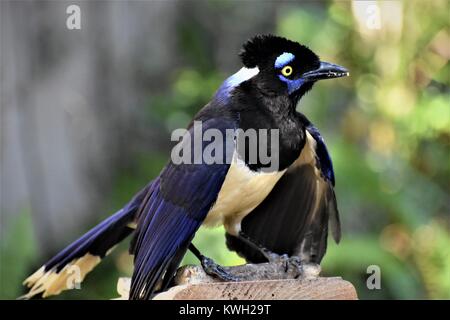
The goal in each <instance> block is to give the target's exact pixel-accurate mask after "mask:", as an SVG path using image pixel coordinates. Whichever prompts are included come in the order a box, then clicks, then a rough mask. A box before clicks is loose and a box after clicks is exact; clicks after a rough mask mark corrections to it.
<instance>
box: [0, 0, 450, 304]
mask: <svg viewBox="0 0 450 320" xmlns="http://www.w3.org/2000/svg"><path fill="white" fill-rule="evenodd" d="M361 3H362V4H361ZM234 4H235V5H238V3H234ZM372 4H375V7H372V9H373V10H375V11H373V10H372V9H370V8H369V7H367V3H366V4H364V2H360V3H359V4H358V3H352V2H350V1H329V2H326V3H321V4H320V5H316V4H313V3H312V2H307V3H305V4H303V5H299V4H298V3H293V2H283V3H280V8H279V10H278V12H277V14H276V21H275V26H276V28H275V30H273V31H274V33H276V34H279V35H282V36H286V37H288V38H291V39H293V40H298V41H300V42H302V43H305V44H307V45H308V46H309V47H311V48H312V49H313V50H314V51H315V52H317V53H319V55H320V56H321V58H322V59H323V60H327V61H331V62H335V63H338V64H341V65H344V66H346V67H348V68H349V69H350V71H351V76H350V77H349V78H346V79H339V80H334V81H325V82H323V83H320V84H317V85H316V86H315V88H314V90H312V91H311V92H310V93H309V94H308V95H307V96H306V97H305V98H304V99H303V100H302V101H301V103H300V105H299V107H298V110H299V111H301V112H303V113H305V114H306V115H307V116H308V117H309V118H310V119H311V120H312V121H313V122H314V123H315V124H316V126H317V127H318V128H319V129H320V130H321V131H322V133H323V136H324V137H325V139H326V141H327V144H328V145H329V148H330V151H331V155H332V158H333V161H334V165H335V172H336V179H337V183H336V192H337V198H338V204H339V208H340V213H341V219H342V225H343V233H344V236H343V240H342V242H341V244H339V245H335V244H334V243H332V242H331V240H330V244H329V250H328V253H327V255H326V257H325V259H324V261H323V273H324V274H325V275H339V276H342V277H343V278H344V279H347V280H349V281H351V282H352V283H353V284H354V285H355V286H356V288H357V291H358V294H359V296H360V298H363V299H389V298H395V299H407V298H431V299H435V298H447V299H449V298H450V250H449V248H450V235H449V227H450V226H449V212H450V208H449V207H450V203H449V195H450V148H449V146H450V89H449V88H450V75H449V74H450V65H449V63H448V60H449V57H450V31H449V21H450V20H449V12H450V11H449V10H450V8H449V2H448V1H445V0H443V1H437V0H433V1H420V2H419V1H408V2H406V1H404V2H401V1H379V2H373V3H372ZM255 5H256V3H255ZM364 5H366V6H364ZM226 8H227V6H226V5H223V6H222V5H219V4H216V5H211V8H210V9H211V10H226ZM374 8H375V9H374ZM374 12H375V17H374V16H373V14H374ZM376 13H378V14H379V18H377V16H376ZM204 33H208V30H207V29H206V28H204V27H203V28H202V27H199V26H198V25H196V24H194V23H193V24H192V25H190V24H187V25H186V24H185V25H183V26H182V28H181V27H180V31H179V34H177V35H176V36H177V37H178V42H179V52H180V54H181V55H182V57H181V59H182V61H183V64H182V65H181V66H180V68H178V69H174V70H171V71H170V72H171V75H170V80H171V81H170V85H168V86H167V87H166V90H164V91H162V92H158V93H155V92H152V93H151V94H150V93H149V97H148V102H147V107H146V110H147V112H146V118H145V119H143V121H144V122H145V121H147V122H148V123H152V124H154V123H155V122H156V123H159V124H160V130H161V131H163V132H165V134H166V135H167V139H169V137H170V132H171V130H172V129H174V128H178V127H184V126H186V125H187V123H188V122H189V121H190V119H191V117H192V115H194V114H195V113H196V112H197V111H198V110H199V108H200V107H201V106H202V105H204V104H205V103H206V102H207V101H208V100H209V99H210V97H211V96H212V94H213V93H214V91H215V90H216V88H217V87H218V86H219V85H220V83H221V81H223V79H224V78H226V76H227V74H225V73H224V72H223V71H219V70H218V69H217V68H216V67H215V63H214V61H213V60H212V58H211V59H209V58H208V57H209V55H208V49H207V46H206V45H205V44H204V43H202V39H203V37H202V35H203V34H204ZM243 40H244V39H243ZM230 54H235V53H234V52H230ZM198 57H202V59H198ZM236 59H237V58H236ZM232 71H233V70H229V72H227V73H231V72H232ZM169 150H170V145H168V146H167V147H165V148H161V150H160V153H158V152H153V151H152V153H151V154H150V153H148V152H146V151H145V150H141V151H140V152H137V154H135V155H134V159H135V161H134V164H133V169H132V170H128V169H129V168H127V170H123V171H122V172H119V173H118V174H117V179H116V184H115V187H114V190H115V191H114V192H113V193H112V194H111V200H110V203H109V204H108V205H107V208H105V209H111V210H113V209H117V208H119V207H120V206H121V205H122V204H123V203H124V202H126V201H127V199H128V198H129V197H130V196H131V195H132V194H133V193H134V192H135V191H136V190H138V189H139V188H140V187H141V186H142V185H144V184H145V183H146V181H148V180H149V179H151V178H152V177H154V176H156V175H157V173H158V172H159V170H160V169H161V168H162V166H163V165H164V163H165V161H166V159H167V154H168V151H169ZM29 223H30V222H29V220H28V219H27V214H26V212H24V213H23V214H21V215H20V218H18V221H17V223H16V224H15V227H14V228H12V229H11V230H10V231H9V232H10V234H9V236H8V237H7V239H10V238H11V237H14V238H15V239H20V241H19V242H17V241H15V246H12V245H10V242H5V243H2V250H3V251H4V252H5V254H6V257H8V260H9V261H11V262H10V263H11V264H12V265H14V266H17V267H14V268H6V270H5V265H4V264H2V270H1V272H2V274H4V273H8V274H9V273H10V272H11V277H9V276H8V277H7V278H4V280H3V281H4V284H2V286H1V287H2V292H1V296H2V297H5V298H13V297H15V296H17V295H19V294H20V288H19V287H18V283H19V282H18V281H19V279H23V277H24V275H25V273H26V272H29V271H30V269H29V266H30V265H31V264H33V265H34V266H37V265H38V263H39V262H38V259H37V253H36V251H35V249H36V248H34V247H33V245H32V243H33V241H32V235H31V232H30V229H31V227H30V225H29ZM223 234H224V231H223V229H222V228H217V229H213V230H201V231H199V232H198V234H197V236H196V238H195V240H194V242H195V243H196V244H197V246H198V247H199V248H200V249H202V250H203V251H204V252H205V254H206V255H208V256H211V257H212V258H214V259H216V260H217V261H218V262H219V263H222V264H226V265H232V264H238V263H242V262H243V260H242V259H241V258H239V257H237V256H236V255H235V254H233V253H230V252H228V251H227V250H226V249H225V245H224V237H223ZM126 248H127V247H126V244H124V245H121V246H120V247H119V248H118V249H117V250H116V251H115V253H113V254H112V256H111V257H109V258H108V259H106V262H105V263H104V264H103V265H102V266H100V267H99V268H98V269H97V270H95V271H94V272H93V274H92V275H90V276H89V277H88V279H87V281H85V283H83V290H75V291H73V292H69V293H64V294H63V295H61V297H60V298H89V299H93V298H110V297H113V296H115V292H114V290H115V289H114V288H115V283H116V279H117V277H118V276H124V275H129V274H130V272H131V269H132V260H131V259H130V257H128V256H127V254H126ZM31 261H33V263H31ZM184 263H197V261H196V260H195V259H194V258H193V257H192V255H191V254H188V255H187V256H186V258H185V261H184ZM370 265H377V266H379V267H380V269H381V278H382V280H381V285H382V288H381V290H369V289H367V287H366V279H367V277H368V274H367V272H366V270H367V267H368V266H370ZM24 266H27V267H24Z"/></svg>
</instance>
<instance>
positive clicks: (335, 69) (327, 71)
mask: <svg viewBox="0 0 450 320" xmlns="http://www.w3.org/2000/svg"><path fill="white" fill-rule="evenodd" d="M349 74H350V73H349V72H348V70H347V69H345V68H344V67H341V66H338V65H336V64H332V63H328V62H323V61H322V62H320V67H319V68H317V69H316V70H312V71H308V72H305V73H304V74H303V76H302V78H303V79H304V80H306V81H317V80H322V79H331V78H340V77H346V76H348V75H349Z"/></svg>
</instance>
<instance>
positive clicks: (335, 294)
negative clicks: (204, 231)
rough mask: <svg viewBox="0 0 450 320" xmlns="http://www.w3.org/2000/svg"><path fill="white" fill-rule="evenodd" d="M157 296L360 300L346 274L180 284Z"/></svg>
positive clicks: (162, 298) (227, 298)
mask: <svg viewBox="0 0 450 320" xmlns="http://www.w3.org/2000/svg"><path fill="white" fill-rule="evenodd" d="M154 299H155V300H316V299H320V300H356V299H358V297H357V295H356V290H355V288H354V287H353V285H352V284H351V283H350V282H348V281H345V280H342V278H339V277H333V278H320V277H319V278H311V279H300V280H299V279H283V280H263V281H241V282H215V283H198V284H186V285H179V286H175V287H173V288H171V289H169V290H168V291H166V292H163V293H160V294H158V295H157V296H155V298H154Z"/></svg>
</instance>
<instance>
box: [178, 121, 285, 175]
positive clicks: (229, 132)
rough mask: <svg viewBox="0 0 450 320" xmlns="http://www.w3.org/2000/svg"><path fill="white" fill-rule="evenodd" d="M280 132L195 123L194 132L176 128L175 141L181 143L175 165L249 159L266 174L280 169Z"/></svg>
mask: <svg viewBox="0 0 450 320" xmlns="http://www.w3.org/2000/svg"><path fill="white" fill-rule="evenodd" d="M279 137H280V134H279V130H278V129H247V130H243V129H232V128H228V129H223V130H219V129H216V128H208V129H204V128H203V123H202V122H201V121H194V124H193V126H192V127H191V129H190V130H187V129H176V130H174V131H173V132H172V135H171V141H176V142H178V143H177V144H176V145H175V147H174V148H173V149H172V152H171V155H170V156H171V160H172V162H173V163H174V164H176V165H179V164H208V165H211V164H225V163H226V164H231V163H232V162H233V161H236V160H237V161H239V160H244V159H245V160H246V163H247V164H249V165H258V167H260V168H261V170H262V171H268V172H273V171H277V170H278V168H279V163H280V162H279Z"/></svg>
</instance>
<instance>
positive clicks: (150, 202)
mask: <svg viewBox="0 0 450 320" xmlns="http://www.w3.org/2000/svg"><path fill="white" fill-rule="evenodd" d="M239 57H240V60H241V63H242V65H243V66H242V68H241V69H240V70H239V71H238V72H236V73H235V74H233V75H231V76H230V77H229V78H227V79H226V80H224V82H223V83H222V84H221V86H220V87H219V88H218V90H217V91H216V93H215V94H214V95H213V97H212V99H211V101H210V102H209V103H207V104H206V105H205V106H204V107H203V108H202V109H200V111H199V112H198V113H197V114H196V115H195V116H194V118H193V119H192V121H191V123H190V124H189V125H188V126H187V128H186V130H185V131H184V133H183V135H182V137H181V139H180V141H179V142H178V144H176V146H175V148H174V149H173V151H172V154H171V157H170V159H169V160H168V162H167V164H166V165H165V167H164V168H163V169H162V170H161V172H160V174H159V175H158V176H157V177H156V178H154V179H153V180H152V181H150V182H149V183H148V184H147V185H146V186H145V187H144V188H143V189H142V190H141V191H139V192H138V193H137V194H136V195H135V196H134V197H133V198H132V199H131V200H130V201H129V202H128V203H127V204H126V205H125V206H124V207H123V208H122V209H120V210H119V211H117V212H116V213H115V214H113V215H112V216H110V217H109V218H107V219H106V220H104V221H103V222H101V223H100V224H98V225H97V226H95V227H94V228H92V229H91V230H90V231H88V232H87V233H86V234H84V235H83V236H81V237H80V238H78V239H77V240H75V241H74V242H73V243H72V244H70V245H68V246H67V247H66V248H65V249H63V250H62V251H60V252H59V253H58V254H56V255H55V256H54V257H53V258H51V259H50V260H49V261H48V262H46V263H45V264H44V265H43V266H42V267H41V268H39V269H38V270H37V271H36V272H35V273H33V274H32V275H31V276H29V277H28V278H27V279H26V280H25V281H24V284H25V285H26V286H27V287H28V288H29V292H28V293H26V294H25V295H24V296H23V297H24V298H31V297H33V296H35V295H41V296H42V297H47V296H50V295H55V294H59V293H60V292H61V291H63V290H66V289H68V287H69V286H68V285H67V281H68V280H69V278H70V277H71V276H72V273H71V272H70V270H73V268H77V269H78V270H79V278H80V279H79V280H80V281H82V280H83V279H84V278H85V276H86V274H87V273H89V272H90V271H91V270H92V269H93V268H94V267H95V266H96V265H97V264H98V263H100V261H101V260H102V259H103V258H104V257H105V256H107V255H108V253H109V252H110V251H111V250H112V249H113V247H114V246H115V245H116V244H118V243H119V242H120V241H122V240H123V239H124V238H126V237H127V236H129V235H131V234H133V238H132V240H131V243H130V249H129V251H130V254H132V255H133V256H134V270H133V274H132V278H131V287H130V295H129V299H134V300H148V299H151V298H152V297H154V295H155V294H156V293H158V292H161V291H164V290H166V289H167V288H168V287H169V286H170V284H171V281H172V280H173V277H174V274H175V272H176V270H177V268H178V266H179V264H180V263H181V260H182V258H183V256H184V255H185V253H186V251H187V250H190V251H192V252H193V253H194V255H195V256H196V257H197V258H198V259H199V260H200V262H201V265H202V267H203V269H204V270H205V271H206V273H208V274H210V275H212V276H215V277H218V278H220V279H222V280H224V281H238V280H239V278H237V277H236V276H234V275H233V274H230V273H229V272H228V271H226V270H225V269H224V268H223V267H222V266H220V265H218V264H217V263H215V262H214V260H212V259H211V258H209V257H206V256H204V255H202V254H201V252H200V251H199V250H198V249H197V248H196V247H195V246H194V245H193V244H192V243H191V242H192V239H193V237H194V236H195V234H196V232H197V230H198V229H199V228H200V227H201V226H205V227H211V226H217V225H223V226H224V228H225V230H226V232H227V241H228V243H229V247H230V248H232V249H233V250H235V251H237V252H240V253H241V254H244V255H245V254H246V255H247V256H248V257H249V260H252V259H255V261H256V260H257V259H260V258H261V255H263V258H264V257H267V256H270V253H271V251H270V249H268V248H272V249H273V250H274V251H275V252H276V251H278V252H284V251H286V252H287V253H290V254H302V253H305V254H312V253H311V252H306V251H304V250H303V249H302V248H309V249H308V250H309V251H314V252H315V251H317V253H315V254H318V255H320V254H321V252H322V251H321V250H322V247H323V241H324V239H323V238H324V232H323V229H324V228H325V227H327V226H328V224H327V221H325V220H327V218H328V217H330V220H333V221H334V225H335V227H334V229H333V230H335V231H336V232H335V233H340V231H339V227H338V226H337V225H338V223H337V222H338V215H337V208H335V205H336V201H335V197H334V192H333V188H332V184H333V183H334V175H333V169H332V166H331V160H330V158H329V155H328V152H327V151H326V147H325V144H324V142H323V140H322V138H321V136H320V134H319V133H318V130H317V129H316V128H315V127H314V126H313V125H312V124H311V123H310V122H309V121H308V120H307V119H306V117H305V116H303V115H302V114H301V113H299V112H297V111H296V106H297V104H298V102H299V101H300V99H301V98H302V97H303V96H304V95H305V94H306V93H307V92H308V91H309V90H311V89H312V87H313V85H314V84H315V83H316V82H317V81H319V80H322V79H330V78H339V77H344V76H348V75H349V71H348V70H347V69H346V68H344V67H342V66H339V65H335V64H332V63H328V62H324V61H321V60H320V59H319V57H318V56H317V55H316V54H315V53H314V52H313V51H312V50H310V49H309V48H308V47H307V46H305V45H302V44H300V43H298V42H295V41H292V40H288V39H286V38H284V37H280V36H276V35H271V34H267V35H256V36H254V37H252V38H250V39H248V40H247V41H246V42H245V43H244V44H243V46H242V49H241V51H240V53H239ZM198 124H200V126H199V125H198ZM198 131H199V132H200V134H201V135H203V139H202V140H201V141H200V143H195V142H194V143H191V142H192V139H191V137H192V136H194V137H195V135H196V134H197V133H199V132H198ZM250 131H253V132H258V133H259V132H265V133H266V136H264V135H263V134H261V135H257V137H256V142H255V141H254V140H251V139H249V137H248V136H247V135H246V133H247V132H250ZM212 132H213V133H214V134H211V133H212ZM230 132H231V133H232V134H231V138H230V139H226V141H225V143H222V144H220V143H219V144H216V147H215V148H214V151H213V152H211V153H210V155H212V156H213V157H214V159H215V161H213V162H210V161H205V159H197V155H198V154H199V152H200V155H204V154H205V152H206V150H207V149H208V148H210V145H211V143H212V140H213V138H212V137H213V136H214V137H216V138H217V137H219V136H226V137H229V135H228V134H229V133H230ZM267 132H269V133H270V136H271V138H270V139H269V138H267ZM206 134H209V135H210V136H209V138H205V135H206ZM273 136H275V137H276V138H277V139H275V140H272V137H273ZM217 139H218V138H217ZM194 140H195V139H194ZM230 141H231V142H230ZM214 142H217V141H215V139H214ZM255 145H256V146H257V148H256V156H255V152H253V151H252V152H250V151H249V150H252V147H254V146H255ZM217 146H218V147H217ZM264 149H265V150H266V151H267V153H266V156H267V155H268V156H269V160H271V161H269V162H267V159H266V157H263V156H262V153H261V152H260V151H261V150H264ZM174 150H175V151H177V152H178V155H179V156H180V157H181V158H182V159H183V161H179V159H177V158H176V157H175V156H174V154H176V152H175V153H174ZM208 150H209V149H208ZM209 151H211V150H209ZM202 152H203V153H202ZM198 160H200V161H198ZM318 177H319V178H320V179H319V178H318ZM318 179H319V180H318ZM323 181H324V182H323ZM300 191H302V192H300ZM278 216H280V220H277V219H278V218H277V217H278ZM247 218H248V219H247ZM291 220H292V222H291ZM259 223H265V226H264V227H263V228H262V229H258V224H259ZM271 224H273V228H272V227H271V226H270V225H271ZM281 225H282V226H281ZM267 230H268V231H267ZM266 231H267V232H266ZM264 232H266V233H265V234H262V233H264ZM280 232H281V233H285V234H280ZM310 234H311V236H310ZM252 237H254V238H255V239H252ZM290 237H292V240H293V242H292V243H293V244H292V243H291V242H290V241H289V240H290ZM310 238H311V239H310ZM230 239H233V240H235V242H234V245H233V244H231V241H229V240H230ZM271 241H273V242H275V243H276V245H272V242H271ZM242 244H245V245H247V246H250V248H251V250H250V251H248V248H246V247H245V246H244V245H242ZM265 246H266V247H268V248H266V247H265ZM296 246H300V248H299V249H297V248H294V247H296ZM316 246H317V248H315V247H316ZM246 250H247V251H246ZM258 255H260V257H259V258H258Z"/></svg>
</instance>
